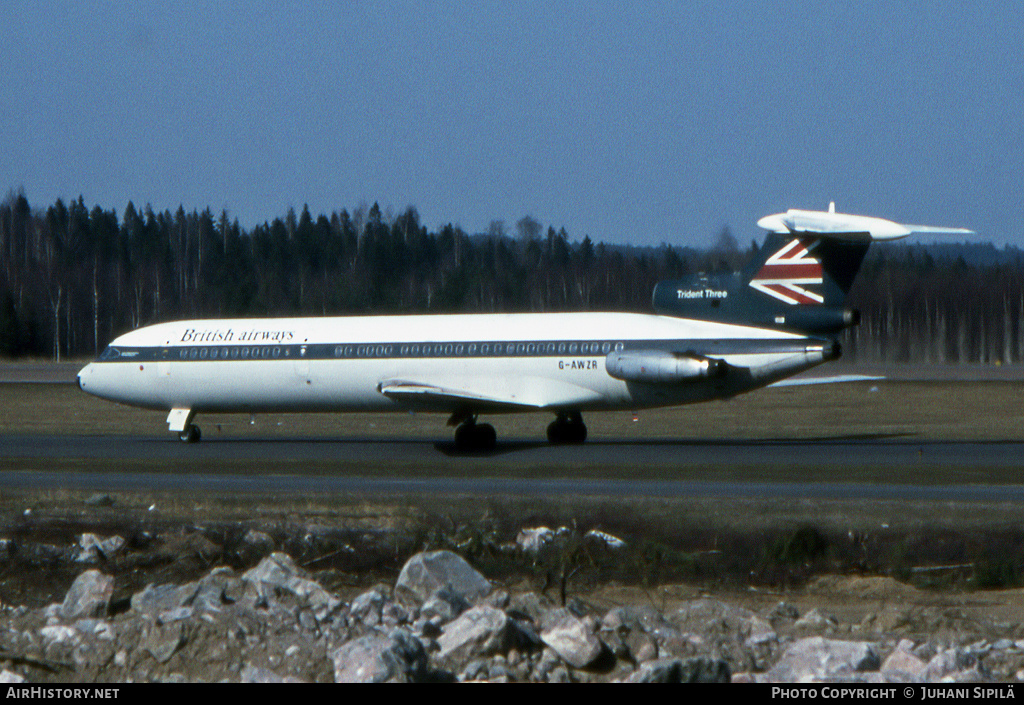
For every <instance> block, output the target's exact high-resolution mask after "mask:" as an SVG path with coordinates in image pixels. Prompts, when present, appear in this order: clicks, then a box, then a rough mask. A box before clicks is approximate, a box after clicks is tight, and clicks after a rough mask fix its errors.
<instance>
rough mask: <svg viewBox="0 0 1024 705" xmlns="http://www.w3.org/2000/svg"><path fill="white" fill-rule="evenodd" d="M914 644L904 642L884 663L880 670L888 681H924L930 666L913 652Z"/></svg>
mask: <svg viewBox="0 0 1024 705" xmlns="http://www.w3.org/2000/svg"><path fill="white" fill-rule="evenodd" d="M911 648H913V644H911V643H910V642H908V641H906V640H904V641H901V642H900V643H899V644H898V645H897V646H896V649H895V650H894V651H893V652H892V653H891V654H889V656H888V657H887V658H886V659H885V661H884V662H883V663H882V668H881V669H880V670H881V672H882V675H883V676H885V678H886V680H889V681H891V682H894V683H909V682H916V681H923V680H924V674H925V668H926V667H927V665H928V664H926V663H925V662H924V661H922V660H921V659H919V658H918V657H917V656H915V655H914V654H913V653H912V652H911Z"/></svg>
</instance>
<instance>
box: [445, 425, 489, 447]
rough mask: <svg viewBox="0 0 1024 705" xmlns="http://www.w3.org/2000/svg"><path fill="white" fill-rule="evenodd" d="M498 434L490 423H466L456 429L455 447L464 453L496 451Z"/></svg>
mask: <svg viewBox="0 0 1024 705" xmlns="http://www.w3.org/2000/svg"><path fill="white" fill-rule="evenodd" d="M497 440H498V434H497V433H495V432H494V426H492V425H490V424H489V423H483V424H475V423H464V424H462V425H461V426H459V427H458V428H457V429H455V447H456V448H458V449H459V450H464V451H478V450H494V447H495V446H496V445H497Z"/></svg>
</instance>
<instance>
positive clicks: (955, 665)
mask: <svg viewBox="0 0 1024 705" xmlns="http://www.w3.org/2000/svg"><path fill="white" fill-rule="evenodd" d="M977 662H978V661H977V659H976V658H975V657H974V656H973V655H972V654H970V653H969V652H967V651H965V650H963V649H959V648H955V647H951V648H949V649H945V650H943V651H940V652H938V653H937V654H935V656H933V657H932V659H931V660H930V661H929V662H928V665H927V666H926V667H925V670H924V679H925V680H926V681H928V682H930V683H934V682H935V681H939V680H943V679H948V680H954V681H957V682H964V681H970V680H975V676H977V675H978V674H977V670H976V666H977ZM972 669H974V670H972Z"/></svg>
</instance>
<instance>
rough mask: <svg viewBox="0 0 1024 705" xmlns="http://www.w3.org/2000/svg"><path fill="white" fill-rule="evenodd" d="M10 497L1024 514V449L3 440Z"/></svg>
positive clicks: (910, 443)
mask: <svg viewBox="0 0 1024 705" xmlns="http://www.w3.org/2000/svg"><path fill="white" fill-rule="evenodd" d="M0 464H2V467H3V468H4V469H3V470H2V471H0V488H12V489H13V488H22V489H48V488H49V489H56V488H60V489H77V490H90V491H114V490H146V489H149V490H175V489H178V490H181V489H184V490H194V491H211V490H219V491H224V492H269V493H313V492H315V493H321V492H328V493H365V494H401V493H406V494H452V493H457V494H464V495H481V496H492V495H503V494H504V495H543V496H558V495H589V496H617V497H673V498H680V497H700V498H708V497H734V498H744V497H750V498H761V499H764V498H776V499H787V498H788V499H797V498H808V499H829V498H834V499H875V500H887V499H888V500H901V499H902V500H909V499H915V500H943V501H954V500H956V501H980V502H1008V503H1021V504H1024V484H1022V483H1021V482H1020V481H1021V478H1024V473H1018V472H1016V470H1018V469H1024V443H1022V442H957V441H926V442H922V441H915V440H914V439H912V438H905V437H899V436H897V437H892V436H873V437H856V438H849V437H839V438H823V439H801V440H795V439H778V440H768V441H763V440H758V441H753V440H747V441H732V442H722V441H701V440H696V439H690V440H687V439H683V440H676V441H658V442H652V441H645V442H637V441H635V440H622V439H614V438H612V439H600V440H597V441H595V442H587V443H585V444H583V445H581V446H551V445H548V444H547V443H542V442H528V441H515V440H513V441H508V442H504V443H499V446H498V448H497V450H496V451H494V452H493V453H488V454H473V455H464V454H458V453H457V452H456V451H455V448H454V445H453V444H452V443H451V442H450V441H448V440H430V439H423V438H411V437H410V438H399V439H389V440H387V441H377V440H367V439H353V438H317V439H282V438H258V439H245V440H229V439H222V438H214V439H210V440H204V441H203V442H202V443H200V444H196V445H186V444H182V443H180V442H178V441H177V440H176V439H175V438H174V437H168V436H59V435H11V436H0Z"/></svg>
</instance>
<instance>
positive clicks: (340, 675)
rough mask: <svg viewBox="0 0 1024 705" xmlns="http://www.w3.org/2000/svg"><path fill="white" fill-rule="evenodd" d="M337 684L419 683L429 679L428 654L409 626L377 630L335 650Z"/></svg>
mask: <svg viewBox="0 0 1024 705" xmlns="http://www.w3.org/2000/svg"><path fill="white" fill-rule="evenodd" d="M330 656H331V660H332V661H333V662H334V680H335V682H336V683H415V682H418V681H422V680H425V679H426V675H427V654H426V651H424V649H423V645H422V644H421V643H420V642H419V640H417V639H416V637H414V636H413V635H412V634H410V633H409V632H408V631H406V630H405V629H396V630H394V631H393V632H391V633H390V634H387V635H385V634H381V633H380V632H373V633H371V634H368V635H366V636H364V637H360V638H359V639H354V640H352V641H349V642H346V643H344V644H342V645H341V646H339V647H338V648H337V649H335V650H334V651H332V652H331V654H330Z"/></svg>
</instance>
